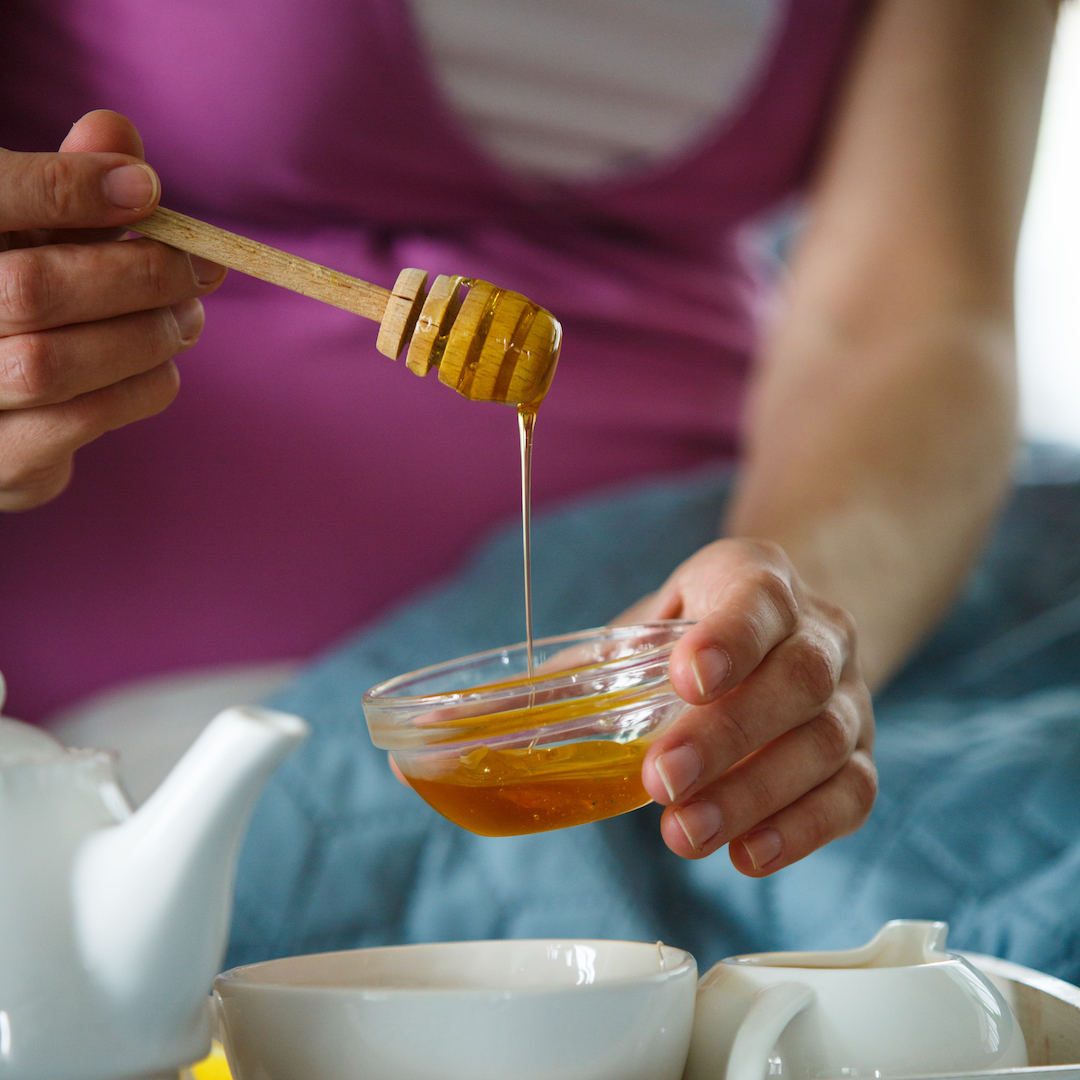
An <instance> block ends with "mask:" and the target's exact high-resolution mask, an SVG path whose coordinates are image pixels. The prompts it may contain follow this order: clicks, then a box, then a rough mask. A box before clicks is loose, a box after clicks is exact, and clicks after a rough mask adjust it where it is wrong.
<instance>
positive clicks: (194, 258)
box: [188, 255, 225, 285]
mask: <svg viewBox="0 0 1080 1080" xmlns="http://www.w3.org/2000/svg"><path fill="white" fill-rule="evenodd" d="M188 258H189V259H190V260H191V272H192V273H193V274H194V275H195V280H196V281H197V282H198V283H199V284H200V285H213V283H214V282H215V281H219V280H220V279H221V278H223V277H224V276H225V267H224V266H221V265H219V264H218V263H216V262H211V261H210V260H209V259H204V258H202V257H201V256H199V255H189V256H188Z"/></svg>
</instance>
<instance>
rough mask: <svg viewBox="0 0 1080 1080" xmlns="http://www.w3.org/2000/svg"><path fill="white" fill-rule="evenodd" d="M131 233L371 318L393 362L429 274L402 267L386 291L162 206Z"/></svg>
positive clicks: (412, 322) (381, 348)
mask: <svg viewBox="0 0 1080 1080" xmlns="http://www.w3.org/2000/svg"><path fill="white" fill-rule="evenodd" d="M131 231H132V232H136V233H139V234H140V235H142V236H145V237H148V238H149V239H151V240H160V241H161V242H162V243H163V244H168V245H169V246H170V247H174V248H179V249H180V250H181V251H186V252H188V253H189V254H191V255H200V256H201V257H202V258H204V259H209V260H210V261H211V262H216V263H220V264H221V265H222V266H227V267H229V268H230V269H232V270H240V271H241V272H242V273H245V274H250V275H251V276H252V277H256V278H259V279H260V280H261V281H269V282H270V283H271V284H273V285H281V286H282V287H283V288H286V289H292V291H293V292H298V293H302V294H303V295H304V296H310V297H312V299H314V300H322V301H323V302H324V303H327V304H333V305H334V306H335V307H339V308H344V309H345V310H346V311H351V312H353V313H354V314H356V315H363V317H364V318H365V319H373V320H374V321H375V322H377V323H380V324H381V328H380V331H379V341H378V348H379V351H380V352H382V353H385V354H386V355H387V356H391V357H393V359H395V360H396V359H397V357H398V355H399V354H400V353H401V350H402V348H403V346H404V345H405V343H406V341H408V338H409V336H410V335H411V333H412V330H413V326H414V325H415V323H416V316H417V315H418V314H419V312H420V307H421V305H422V304H423V302H424V287H425V286H426V284H427V274H426V273H425V272H424V271H422V270H403V271H402V272H401V274H400V275H399V277H398V280H397V283H396V284H395V285H394V288H393V289H384V288H382V286H380V285H372V284H371V283H370V282H367V281H361V280H360V279H359V278H355V277H350V276H349V275H348V274H342V273H341V272H340V271H338V270H331V269H330V268H329V267H326V266H320V265H319V264H318V263H313V262H309V261H308V260H307V259H301V258H300V257H299V256H298V255H290V254H289V253H288V252H285V251H279V250H278V249H277V248H273V247H270V246H269V245H268V244H260V243H259V242H258V241H257V240H249V239H248V238H247V237H246V236H238V235H237V234H236V233H231V232H228V231H227V230H225V229H219V228H218V227H217V226H216V225H209V224H207V223H206V222H205V221H199V220H198V219H197V218H192V217H188V216H187V215H186V214H178V213H177V212H176V211H175V210H166V209H165V207H163V206H159V207H158V208H157V209H156V210H155V211H154V212H153V213H152V214H151V215H150V216H149V217H147V218H143V220H142V221H138V222H136V223H135V224H134V225H132V226H131Z"/></svg>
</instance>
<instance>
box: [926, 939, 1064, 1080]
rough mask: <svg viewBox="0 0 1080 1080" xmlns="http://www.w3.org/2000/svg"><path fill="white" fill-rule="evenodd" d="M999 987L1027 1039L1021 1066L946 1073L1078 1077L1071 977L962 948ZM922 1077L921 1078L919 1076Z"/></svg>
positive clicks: (1042, 1079)
mask: <svg viewBox="0 0 1080 1080" xmlns="http://www.w3.org/2000/svg"><path fill="white" fill-rule="evenodd" d="M961 955H962V956H964V957H966V958H967V959H968V960H969V961H970V962H971V964H973V965H974V966H975V967H977V968H978V969H979V970H980V971H982V972H984V973H985V974H986V975H988V976H989V977H990V981H991V982H993V983H994V985H995V986H996V987H997V988H998V989H999V990H1000V991H1001V995H1002V997H1004V998H1005V1000H1006V1001H1007V1002H1008V1003H1009V1005H1010V1006H1011V1008H1012V1010H1013V1012H1014V1013H1015V1015H1016V1018H1017V1019H1018V1020H1019V1021H1020V1027H1021V1028H1022V1029H1023V1032H1024V1038H1025V1039H1026V1041H1027V1048H1028V1061H1029V1062H1030V1064H1029V1065H1028V1067H1027V1068H1026V1069H992V1070H987V1071H985V1072H971V1073H946V1074H942V1076H948V1077H951V1078H956V1080H962V1078H963V1077H988V1076H1006V1077H1008V1076H1016V1077H1032V1078H1037V1080H1080V988H1077V987H1075V986H1073V985H1072V983H1067V982H1063V981H1062V980H1061V979H1055V978H1054V977H1053V976H1052V975H1044V974H1043V973H1042V972H1041V971H1033V970H1032V969H1031V968H1026V967H1022V966H1021V965H1020V964H1014V963H1012V962H1011V961H1009V960H999V959H998V958H997V957H996V956H983V955H981V954H980V953H961ZM924 1080H926V1078H924Z"/></svg>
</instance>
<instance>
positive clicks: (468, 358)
mask: <svg viewBox="0 0 1080 1080" xmlns="http://www.w3.org/2000/svg"><path fill="white" fill-rule="evenodd" d="M469 284H470V285H471V287H470V289H469V292H468V294H467V295H466V297H465V299H464V301H463V302H462V304H461V309H460V310H459V311H458V313H457V317H456V318H455V319H454V322H453V325H452V326H451V328H450V332H449V334H448V336H447V338H446V345H445V348H444V349H443V354H442V357H441V358H440V360H439V380H440V382H444V383H446V385H447V386H450V387H453V389H455V390H456V391H457V392H458V393H459V394H461V395H462V396H464V397H467V398H469V399H470V400H471V401H498V402H503V403H505V404H507V405H536V404H539V402H540V401H541V399H542V398H543V397H544V395H545V394H546V393H547V391H548V387H549V386H550V385H551V378H552V376H553V375H554V374H555V365H556V364H557V363H558V359H559V346H560V345H561V343H562V327H561V326H560V325H559V323H558V321H557V320H556V319H555V318H554V317H553V316H552V315H551V313H550V312H548V311H545V310H544V308H542V307H538V306H537V305H536V304H534V303H533V302H532V301H531V300H529V299H527V298H526V297H524V296H522V295H521V294H520V293H516V292H509V291H508V290H506V289H499V288H496V287H495V286H494V285H492V284H490V283H489V282H486V281H472V282H470V283H469Z"/></svg>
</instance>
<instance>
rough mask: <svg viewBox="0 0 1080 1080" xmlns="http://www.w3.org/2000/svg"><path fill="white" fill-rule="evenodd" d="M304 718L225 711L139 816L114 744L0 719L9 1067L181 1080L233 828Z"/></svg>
mask: <svg viewBox="0 0 1080 1080" xmlns="http://www.w3.org/2000/svg"><path fill="white" fill-rule="evenodd" d="M2 704H3V681H2V679H0V705H2ZM307 731H308V728H307V725H306V724H305V723H304V721H303V720H301V719H300V718H299V717H296V716H289V715H287V714H285V713H278V712H272V711H270V710H267V709H256V708H250V707H244V708H236V709H228V710H226V711H225V712H223V713H221V714H220V715H219V716H218V717H216V718H215V719H214V720H213V721H212V722H211V723H210V725H209V726H208V727H207V728H206V730H205V731H204V732H203V734H202V735H201V736H200V737H199V738H198V740H197V741H196V742H195V744H194V745H193V746H192V747H191V749H190V750H189V751H188V752H187V754H185V756H184V757H183V759H182V760H181V761H180V762H179V763H178V764H177V765H176V767H175V768H174V769H173V771H172V772H171V773H170V774H169V776H168V777H167V778H166V780H165V781H164V783H162V785H161V786H160V787H159V788H158V790H157V791H156V792H155V793H154V794H153V795H152V796H151V797H150V799H149V800H147V802H146V803H145V804H144V805H143V806H142V807H141V808H140V809H139V810H138V812H136V813H132V810H131V808H130V806H129V804H128V801H127V799H126V798H125V796H124V794H123V792H122V791H121V790H120V787H119V786H118V784H117V781H116V774H115V770H114V763H113V756H112V755H110V754H107V753H103V752H101V751H97V750H69V749H67V748H66V747H64V746H63V745H62V744H61V743H59V742H57V741H56V740H55V739H53V738H52V737H51V736H49V735H47V734H46V733H45V732H43V731H41V730H39V729H37V728H33V727H30V726H29V725H27V724H22V723H19V722H18V721H15V720H7V719H3V718H0V1080H129V1078H130V1080H150V1078H154V1080H157V1078H159V1077H166V1076H167V1077H171V1078H173V1080H175V1077H176V1075H177V1069H178V1068H179V1067H181V1066H183V1065H186V1064H188V1063H189V1062H192V1061H197V1060H198V1059H199V1058H201V1057H203V1056H204V1055H205V1054H206V1052H207V1051H208V1049H209V1046H210V1026H209V1012H208V1001H209V999H208V997H207V994H208V992H209V990H210V986H211V983H212V982H213V979H214V976H215V975H216V974H217V972H218V970H219V969H220V967H221V960H222V956H223V954H224V950H225V944H226V937H227V934H228V927H229V916H230V909H231V901H232V883H233V874H234V868H235V862H236V857H237V854H238V851H239V847H240V841H241V839H242V837H243V833H244V829H245V827H246V825H247V821H248V818H249V816H250V813H251V810H252V808H253V806H254V804H255V800H256V798H257V797H258V795H259V793H260V791H261V790H262V787H263V784H264V783H265V782H266V780H267V779H268V778H269V776H270V774H271V773H272V772H273V771H274V769H275V768H276V767H277V766H278V764H279V763H280V762H281V761H282V760H283V759H284V758H285V757H286V756H287V755H288V754H289V753H290V752H291V751H292V749H293V748H294V747H295V746H296V745H297V744H298V743H299V742H300V741H301V740H302V739H303V738H304V737H305V736H306V734H307Z"/></svg>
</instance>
